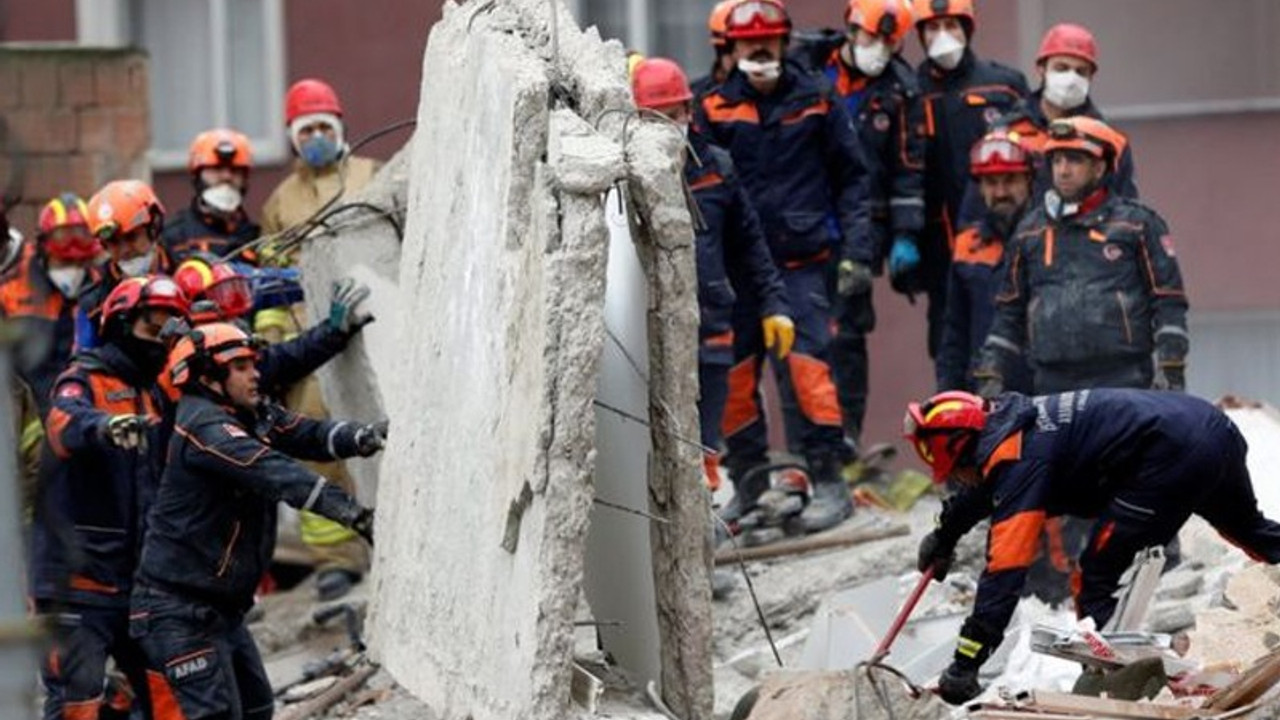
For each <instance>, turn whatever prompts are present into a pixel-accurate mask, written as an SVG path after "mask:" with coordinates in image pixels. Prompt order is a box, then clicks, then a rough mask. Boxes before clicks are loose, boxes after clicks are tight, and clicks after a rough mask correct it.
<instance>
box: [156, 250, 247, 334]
mask: <svg viewBox="0 0 1280 720" xmlns="http://www.w3.org/2000/svg"><path fill="white" fill-rule="evenodd" d="M173 279H174V281H175V282H177V283H178V287H180V288H182V292H183V293H184V294H185V295H186V296H187V298H188V299H190V300H191V302H192V306H191V321H192V322H195V323H205V322H214V321H215V320H222V319H235V318H240V317H244V316H245V315H247V314H248V313H249V311H250V310H252V309H253V286H252V284H251V283H250V281H249V278H247V277H245V276H244V275H242V274H240V273H239V272H238V271H236V269H235V267H234V266H232V265H231V263H225V262H216V261H215V262H210V261H208V260H206V259H205V258H203V257H198V256H197V257H190V258H187V259H186V260H183V261H182V264H181V265H179V266H178V269H177V270H175V271H174V273H173ZM200 301H205V302H200Z"/></svg>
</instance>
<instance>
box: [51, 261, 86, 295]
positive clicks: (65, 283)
mask: <svg viewBox="0 0 1280 720" xmlns="http://www.w3.org/2000/svg"><path fill="white" fill-rule="evenodd" d="M49 282H51V283H53V286H54V287H56V288H58V292H60V293H62V294H63V296H65V297H69V298H74V297H75V296H76V293H77V292H79V290H80V283H82V282H84V268H83V267H80V266H79V265H72V266H70V267H60V268H53V269H52V270H50V271H49Z"/></svg>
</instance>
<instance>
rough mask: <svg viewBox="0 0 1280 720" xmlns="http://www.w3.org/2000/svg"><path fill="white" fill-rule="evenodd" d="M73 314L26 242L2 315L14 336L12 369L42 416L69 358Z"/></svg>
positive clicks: (1, 295)
mask: <svg viewBox="0 0 1280 720" xmlns="http://www.w3.org/2000/svg"><path fill="white" fill-rule="evenodd" d="M75 309H76V305H75V302H74V301H73V300H70V299H68V298H67V297H66V296H64V295H63V294H62V293H61V292H59V291H58V289H57V288H55V287H54V286H53V283H51V282H49V275H48V271H47V270H46V269H45V261H44V257H43V256H41V254H40V251H39V250H38V249H37V246H36V244H35V243H28V244H27V245H26V247H25V248H24V249H23V253H22V256H21V257H20V258H19V260H18V263H17V264H16V265H15V266H14V267H13V268H12V269H11V270H10V271H9V273H8V274H6V275H5V276H4V280H3V284H0V316H3V317H4V319H5V320H6V321H7V322H8V323H9V324H10V326H11V327H12V329H13V330H15V331H16V337H17V338H18V340H17V344H16V345H14V347H13V359H14V369H15V370H16V372H17V375H18V378H19V379H20V380H22V381H23V382H24V383H26V384H27V386H28V387H30V388H31V393H32V396H33V397H34V399H35V402H36V407H37V409H38V411H39V413H40V417H41V418H44V417H45V416H46V415H48V413H49V402H50V398H49V393H50V391H51V390H52V389H53V382H54V380H56V379H57V377H58V374H59V373H61V372H62V371H63V370H64V369H65V368H66V366H67V362H68V361H69V360H70V359H71V350H72V346H73V344H74V342H75Z"/></svg>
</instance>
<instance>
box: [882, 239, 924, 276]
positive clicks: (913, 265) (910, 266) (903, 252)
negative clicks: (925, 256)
mask: <svg viewBox="0 0 1280 720" xmlns="http://www.w3.org/2000/svg"><path fill="white" fill-rule="evenodd" d="M918 269H920V248H919V247H918V246H917V245H916V239H915V238H913V237H911V236H910V235H899V236H898V237H896V238H894V239H893V247H892V248H891V249H890V250H889V280H890V282H894V281H898V280H901V279H903V278H906V277H908V276H909V275H912V274H914V273H915V271H916V270H918Z"/></svg>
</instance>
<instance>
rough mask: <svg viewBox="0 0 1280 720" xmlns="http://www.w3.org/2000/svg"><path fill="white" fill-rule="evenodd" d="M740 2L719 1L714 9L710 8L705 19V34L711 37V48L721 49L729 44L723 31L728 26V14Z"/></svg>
mask: <svg viewBox="0 0 1280 720" xmlns="http://www.w3.org/2000/svg"><path fill="white" fill-rule="evenodd" d="M742 1H743V0H720V2H718V3H716V6H715V7H713V8H711V15H710V16H709V17H708V18H707V33H708V34H710V35H711V46H712V47H717V48H722V47H724V46H726V45H728V44H729V39H728V38H726V37H725V31H726V30H728V26H729V13H730V11H732V10H733V8H734V6H735V5H737V4H738V3H740V2H742Z"/></svg>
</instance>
